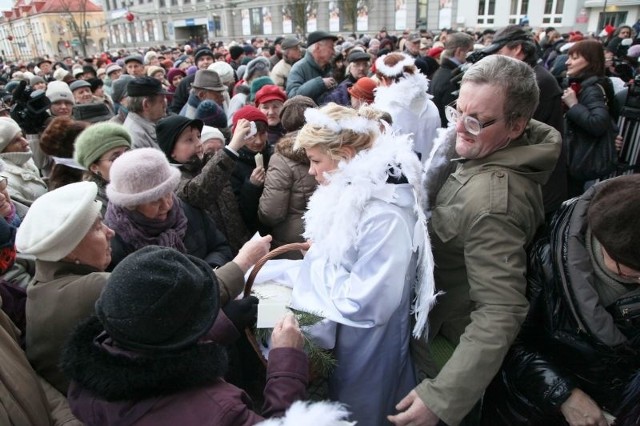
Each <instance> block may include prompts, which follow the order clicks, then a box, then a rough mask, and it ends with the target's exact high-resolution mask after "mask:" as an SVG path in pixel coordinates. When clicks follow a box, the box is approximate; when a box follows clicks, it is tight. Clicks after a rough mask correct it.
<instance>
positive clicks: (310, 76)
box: [287, 52, 333, 105]
mask: <svg viewBox="0 0 640 426" xmlns="http://www.w3.org/2000/svg"><path fill="white" fill-rule="evenodd" d="M332 76H333V75H332V70H331V65H329V64H327V65H326V66H325V67H322V68H320V66H319V65H318V63H317V62H316V61H315V60H314V59H313V56H312V55H311V52H307V53H306V54H305V56H304V58H302V59H301V60H299V61H298V62H296V63H295V64H293V66H292V67H291V71H290V72H289V78H288V79H287V97H289V98H293V97H294V96H296V95H303V96H308V97H310V98H311V99H313V100H314V101H315V103H317V104H318V105H320V104H321V103H322V98H323V96H324V95H325V94H326V93H327V87H326V86H325V85H324V81H323V80H322V79H323V78H328V77H332Z"/></svg>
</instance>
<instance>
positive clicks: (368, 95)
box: [347, 77, 378, 104]
mask: <svg viewBox="0 0 640 426" xmlns="http://www.w3.org/2000/svg"><path fill="white" fill-rule="evenodd" d="M376 87H378V85H377V84H376V82H375V81H373V79H371V78H369V77H361V78H359V79H358V81H356V83H355V84H354V85H353V86H351V87H349V88H348V89H347V91H348V92H349V94H350V95H351V96H352V97H354V98H356V99H358V100H361V101H365V102H367V103H369V104H370V103H373V91H374V90H375V89H376Z"/></svg>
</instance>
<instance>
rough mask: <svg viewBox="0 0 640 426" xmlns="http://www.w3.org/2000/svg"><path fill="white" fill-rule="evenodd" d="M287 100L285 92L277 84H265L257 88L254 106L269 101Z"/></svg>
mask: <svg viewBox="0 0 640 426" xmlns="http://www.w3.org/2000/svg"><path fill="white" fill-rule="evenodd" d="M286 100H287V94H286V93H284V92H283V91H282V89H281V88H279V87H278V86H274V85H273V84H267V85H266V86H264V87H262V89H260V90H258V93H256V106H259V105H260V104H264V103H267V102H269V101H281V102H284V101H286Z"/></svg>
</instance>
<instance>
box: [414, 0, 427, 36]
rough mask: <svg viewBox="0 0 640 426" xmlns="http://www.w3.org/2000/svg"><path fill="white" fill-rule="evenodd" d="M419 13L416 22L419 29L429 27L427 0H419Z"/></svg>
mask: <svg viewBox="0 0 640 426" xmlns="http://www.w3.org/2000/svg"><path fill="white" fill-rule="evenodd" d="M417 6H418V13H417V15H416V24H417V27H418V29H422V28H424V29H425V30H426V29H427V15H428V9H427V0H418V4H417Z"/></svg>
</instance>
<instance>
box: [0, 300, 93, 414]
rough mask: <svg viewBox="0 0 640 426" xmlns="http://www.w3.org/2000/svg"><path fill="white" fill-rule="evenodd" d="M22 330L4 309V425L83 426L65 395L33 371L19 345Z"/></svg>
mask: <svg viewBox="0 0 640 426" xmlns="http://www.w3.org/2000/svg"><path fill="white" fill-rule="evenodd" d="M0 305H2V302H1V301H0ZM18 333H19V332H18V330H17V329H16V327H15V326H14V325H13V323H12V322H11V320H10V319H9V317H7V315H6V314H5V313H4V312H2V311H0V424H1V425H13V426H41V425H42V426H51V425H64V426H72V425H73V426H75V425H81V424H82V423H81V422H79V421H78V420H77V419H76V418H75V417H74V416H73V414H71V410H70V409H69V405H68V404H67V400H66V399H65V397H64V396H63V395H62V394H61V393H60V392H58V391H57V390H55V389H54V388H53V387H52V386H51V385H50V384H49V383H47V382H46V381H44V380H42V379H41V378H40V377H38V375H37V374H36V372H35V371H33V368H32V367H31V365H29V361H28V360H27V357H26V355H25V353H24V352H23V351H22V349H21V348H20V346H19V345H18Z"/></svg>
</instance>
